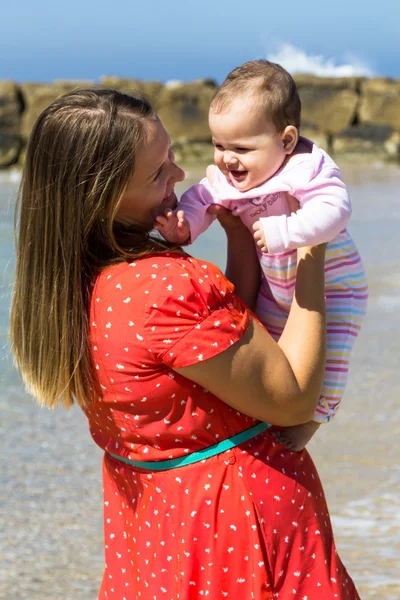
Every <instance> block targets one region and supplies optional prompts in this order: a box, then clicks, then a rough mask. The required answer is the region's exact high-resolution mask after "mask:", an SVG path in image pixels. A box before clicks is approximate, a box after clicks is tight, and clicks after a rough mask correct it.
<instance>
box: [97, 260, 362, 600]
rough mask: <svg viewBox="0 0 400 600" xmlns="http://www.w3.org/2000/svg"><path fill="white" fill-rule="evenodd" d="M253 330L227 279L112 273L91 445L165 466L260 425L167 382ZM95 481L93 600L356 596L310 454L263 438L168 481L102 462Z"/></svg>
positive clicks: (144, 270) (190, 264) (139, 266)
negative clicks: (96, 573)
mask: <svg viewBox="0 0 400 600" xmlns="http://www.w3.org/2000/svg"><path fill="white" fill-rule="evenodd" d="M249 318H250V316H249V313H248V311H247V310H246V308H244V307H243V306H242V305H241V304H240V303H239V301H238V300H237V298H236V297H235V295H234V293H233V286H232V284H231V283H230V282H229V281H227V279H225V277H224V276H223V275H222V273H221V272H220V271H219V270H218V269H217V268H216V267H215V266H213V265H211V264H208V263H205V262H204V261H199V260H196V259H193V258H191V257H189V256H187V255H181V254H173V253H170V254H153V255H151V256H147V257H144V258H141V259H138V260H135V261H133V262H131V263H121V264H119V265H116V266H112V267H109V268H108V269H106V270H105V271H104V272H103V273H102V274H101V275H100V276H99V277H98V279H97V280H96V282H95V286H94V289H93V296H92V303H91V314H90V321H91V326H90V335H91V344H92V350H93V356H94V358H95V362H96V369H97V373H98V376H99V380H100V384H101V389H102V392H103V393H102V396H101V397H96V398H93V401H92V403H91V405H90V406H89V408H88V409H87V410H86V414H87V417H88V419H89V425H90V430H91V433H92V436H93V439H94V441H95V442H96V443H97V444H98V445H99V446H100V447H101V448H103V449H104V450H108V451H109V452H111V453H113V454H118V455H120V456H123V457H126V458H129V459H132V460H144V461H149V460H150V461H151V460H165V459H170V458H176V457H179V456H182V455H185V454H187V453H189V452H193V451H196V450H200V449H201V448H205V447H207V446H210V445H213V444H215V443H217V442H219V441H221V440H223V439H225V438H227V437H230V436H232V435H234V434H236V433H238V432H240V431H242V430H244V429H248V428H249V427H251V426H252V425H254V424H255V423H257V421H256V420H255V419H252V418H251V417H248V416H246V415H244V414H242V413H240V412H238V411H236V410H234V409H232V408H231V407H229V406H228V405H227V404H225V403H224V402H222V401H221V400H219V399H218V398H216V397H215V396H214V395H213V394H211V393H210V392H208V391H207V390H206V389H203V388H202V387H201V386H199V385H197V384H195V383H193V382H192V381H190V380H188V379H186V378H185V377H183V376H181V375H179V374H178V373H176V372H175V371H173V368H174V367H176V368H179V367H184V366H188V365H190V364H194V363H197V362H198V361H201V360H206V359H208V358H211V357H212V356H215V355H217V354H218V353H219V352H222V351H223V350H225V349H226V348H227V347H229V345H231V344H233V343H235V341H237V340H238V339H240V337H241V336H242V335H243V332H244V331H245V329H246V327H247V325H248V323H249ZM103 479H104V534H105V562H106V567H105V572H104V577H103V582H102V586H101V590H100V593H99V598H100V600H105V599H108V600H111V599H112V600H137V599H140V598H142V599H143V600H178V599H181V600H195V599H196V600H197V599H200V598H203V597H204V598H208V599H209V600H220V599H223V598H228V599H232V598H234V599H240V600H248V599H251V598H254V599H256V600H261V599H267V598H269V599H272V598H279V599H280V600H289V599H291V598H293V599H294V600H297V599H298V600H321V599H324V600H328V599H330V598H338V599H340V600H343V599H345V598H346V599H349V600H356V599H358V598H359V597H358V594H357V592H356V590H355V588H354V585H353V582H352V580H351V578H350V577H349V576H348V575H347V572H346V570H345V568H344V567H343V565H342V563H341V561H340V559H339V557H338V556H337V554H336V550H335V546H334V542H333V536H332V529H331V524H330V520H329V514H328V509H327V506H326V503H325V499H324V494H323V491H322V487H321V484H320V481H319V478H318V474H317V472H316V469H315V467H314V465H313V463H312V461H311V459H310V457H309V455H308V453H307V452H306V451H303V452H301V453H292V452H288V451H287V450H286V449H285V448H284V447H283V446H281V445H279V444H278V443H277V442H275V441H274V438H273V437H272V435H271V433H270V432H269V431H267V432H265V433H262V434H260V435H258V436H257V437H256V438H254V439H252V440H250V441H248V442H246V443H244V444H241V445H240V446H238V447H237V448H234V449H233V450H228V451H227V452H225V453H223V454H220V455H218V456H215V457H213V458H209V459H207V460H204V461H202V462H199V463H196V464H193V465H189V466H186V467H180V468H177V469H173V470H170V471H163V472H155V471H144V470H141V469H136V468H133V467H131V466H128V465H126V464H124V463H122V462H120V461H118V460H116V459H113V458H112V457H110V456H109V455H108V454H107V453H106V454H105V458H104V463H103Z"/></svg>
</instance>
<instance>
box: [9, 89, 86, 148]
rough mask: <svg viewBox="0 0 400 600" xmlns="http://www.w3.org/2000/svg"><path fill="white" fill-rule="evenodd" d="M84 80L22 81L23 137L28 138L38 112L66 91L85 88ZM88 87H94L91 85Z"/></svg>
mask: <svg viewBox="0 0 400 600" xmlns="http://www.w3.org/2000/svg"><path fill="white" fill-rule="evenodd" d="M87 83H88V82H86V81H83V82H82V81H64V80H60V81H56V82H54V83H52V84H51V83H23V84H22V85H21V90H22V94H23V98H24V103H25V111H24V114H23V117H22V123H21V134H22V137H23V139H24V140H25V141H26V140H27V139H28V136H29V133H30V131H31V129H32V127H33V125H34V123H35V121H36V119H37V118H38V116H39V115H40V113H41V112H42V111H43V110H44V109H45V108H46V107H47V106H48V105H49V104H51V102H53V100H55V99H56V98H59V97H60V96H62V95H63V94H66V93H67V92H72V91H73V90H76V89H79V88H86V87H88V85H87ZM90 87H94V86H93V85H92V86H90Z"/></svg>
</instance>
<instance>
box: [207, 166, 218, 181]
mask: <svg viewBox="0 0 400 600" xmlns="http://www.w3.org/2000/svg"><path fill="white" fill-rule="evenodd" d="M215 170H216V166H215V165H208V167H207V169H206V175H207V179H208V183H209V184H210V185H211V186H213V185H214V179H215Z"/></svg>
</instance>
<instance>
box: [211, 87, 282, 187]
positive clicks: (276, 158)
mask: <svg viewBox="0 0 400 600" xmlns="http://www.w3.org/2000/svg"><path fill="white" fill-rule="evenodd" d="M209 125H210V129H211V133H212V137H213V144H214V161H215V164H216V165H217V167H218V168H219V169H220V170H221V171H222V173H224V175H225V176H226V177H227V178H228V179H229V180H230V181H231V182H232V184H233V185H234V187H235V188H237V189H238V190H240V191H242V192H245V191H247V190H251V189H252V188H255V187H257V186H259V185H260V184H262V183H264V181H266V180H267V179H269V178H270V177H272V175H274V173H276V171H277V170H278V169H279V168H280V167H281V166H282V164H283V162H284V160H285V158H286V156H287V154H289V153H290V152H291V151H292V149H293V148H292V147H291V148H290V152H288V151H287V148H286V145H285V140H284V134H283V133H278V132H277V130H276V127H275V126H274V125H273V124H272V123H271V122H269V121H268V120H267V118H266V117H265V115H264V113H263V111H262V109H261V108H260V107H259V106H257V105H256V104H255V103H254V101H253V102H252V101H251V100H249V99H248V98H247V99H244V98H241V99H238V100H235V101H234V102H233V104H232V105H231V106H230V107H229V109H228V110H226V111H224V112H220V113H215V112H213V111H212V109H210V113H209Z"/></svg>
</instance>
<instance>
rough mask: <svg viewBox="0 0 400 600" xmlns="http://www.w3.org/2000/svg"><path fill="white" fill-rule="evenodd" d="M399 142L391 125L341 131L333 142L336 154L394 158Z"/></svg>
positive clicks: (360, 126)
mask: <svg viewBox="0 0 400 600" xmlns="http://www.w3.org/2000/svg"><path fill="white" fill-rule="evenodd" d="M398 146H399V141H398V140H397V147H396V140H395V138H394V137H393V129H392V127H390V125H377V124H365V125H358V126H356V127H349V128H347V129H344V130H343V131H341V132H340V133H339V134H338V135H336V136H335V138H334V140H333V152H334V153H335V154H352V155H354V156H355V157H361V156H363V157H367V156H373V157H374V158H382V159H383V158H389V157H390V158H394V156H395V154H396V150H397V151H398Z"/></svg>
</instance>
